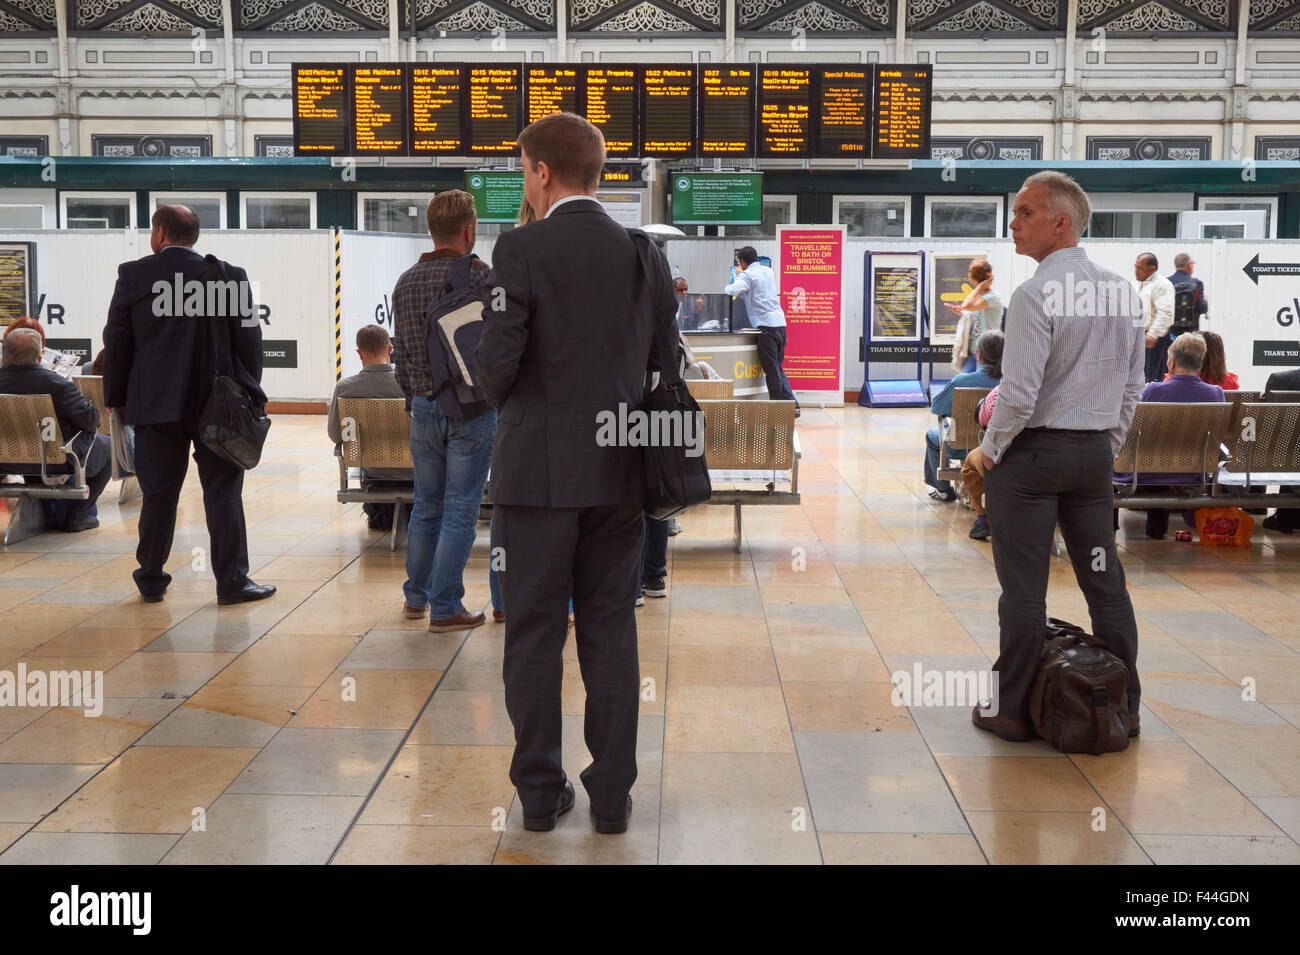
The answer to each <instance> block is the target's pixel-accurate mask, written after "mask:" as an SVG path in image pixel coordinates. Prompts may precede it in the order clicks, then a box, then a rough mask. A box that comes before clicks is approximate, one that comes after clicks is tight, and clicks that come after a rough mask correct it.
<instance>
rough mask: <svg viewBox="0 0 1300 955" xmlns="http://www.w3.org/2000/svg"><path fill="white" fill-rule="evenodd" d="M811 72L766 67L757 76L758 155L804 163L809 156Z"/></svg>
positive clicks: (811, 98)
mask: <svg viewBox="0 0 1300 955" xmlns="http://www.w3.org/2000/svg"><path fill="white" fill-rule="evenodd" d="M812 81H813V75H812V70H811V69H799V68H798V67H787V66H766V67H763V68H762V71H761V72H760V73H759V75H758V155H759V156H760V157H762V158H764V159H773V158H786V159H807V158H808V157H809V156H811V155H812V134H813V129H812V104H813V82H812Z"/></svg>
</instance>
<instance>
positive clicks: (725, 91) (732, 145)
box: [699, 66, 755, 156]
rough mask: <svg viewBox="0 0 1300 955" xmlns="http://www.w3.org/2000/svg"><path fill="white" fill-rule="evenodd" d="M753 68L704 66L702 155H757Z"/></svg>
mask: <svg viewBox="0 0 1300 955" xmlns="http://www.w3.org/2000/svg"><path fill="white" fill-rule="evenodd" d="M754 71H755V68H754V67H752V66H702V67H700V110H699V115H700V130H699V147H700V148H699V154H700V155H701V156H752V155H754Z"/></svg>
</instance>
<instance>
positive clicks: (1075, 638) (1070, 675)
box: [1029, 618, 1129, 754]
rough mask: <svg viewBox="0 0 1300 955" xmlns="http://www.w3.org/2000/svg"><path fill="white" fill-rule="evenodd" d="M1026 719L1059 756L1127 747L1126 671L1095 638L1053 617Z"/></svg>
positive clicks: (1049, 623) (1114, 750) (1048, 623)
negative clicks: (1061, 753) (1058, 752)
mask: <svg viewBox="0 0 1300 955" xmlns="http://www.w3.org/2000/svg"><path fill="white" fill-rule="evenodd" d="M1029 715H1030V718H1031V719H1032V720H1033V722H1034V729H1035V730H1037V732H1038V735H1039V736H1041V737H1043V739H1045V740H1047V741H1048V742H1049V743H1051V744H1052V745H1053V746H1054V747H1056V748H1057V749H1059V750H1060V751H1061V752H1063V753H1093V754H1101V753H1117V752H1119V751H1120V750H1125V749H1128V740H1129V736H1128V730H1129V718H1128V667H1126V666H1125V665H1124V662H1123V661H1122V660H1120V658H1119V657H1117V656H1115V654H1113V653H1111V652H1110V651H1109V650H1107V649H1106V646H1105V643H1104V642H1103V641H1101V640H1099V639H1098V638H1097V637H1094V636H1092V635H1091V634H1088V633H1084V631H1082V630H1080V629H1079V628H1078V627H1076V626H1075V625H1074V624H1072V623H1066V622H1065V621H1063V620H1057V619H1055V618H1051V619H1049V620H1048V622H1047V643H1046V644H1045V645H1044V646H1043V656H1042V660H1041V663H1040V664H1039V668H1038V678H1037V679H1036V680H1035V681H1034V687H1033V690H1032V691H1031V692H1030V695H1029Z"/></svg>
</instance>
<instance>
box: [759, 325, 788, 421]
mask: <svg viewBox="0 0 1300 955" xmlns="http://www.w3.org/2000/svg"><path fill="white" fill-rule="evenodd" d="M754 345H755V347H756V348H757V349H758V363H759V364H760V365H762V366H763V377H764V378H766V379H767V396H768V398H770V399H771V400H772V401H794V400H795V398H794V392H793V391H792V390H791V389H790V382H789V380H787V379H786V377H785V369H784V368H782V367H781V366H782V364H783V363H784V362H785V329H784V328H772V327H770V326H768V325H760V326H759V327H758V341H757V342H755V343H754ZM795 407H796V408H797V407H799V403H798V402H797V401H795Z"/></svg>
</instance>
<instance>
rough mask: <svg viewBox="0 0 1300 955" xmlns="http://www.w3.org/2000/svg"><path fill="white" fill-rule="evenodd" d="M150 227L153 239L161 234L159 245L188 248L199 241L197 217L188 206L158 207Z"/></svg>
mask: <svg viewBox="0 0 1300 955" xmlns="http://www.w3.org/2000/svg"><path fill="white" fill-rule="evenodd" d="M152 225H153V231H154V237H155V238H158V237H159V236H160V233H161V238H162V240H163V241H162V242H161V243H159V244H160V245H164V244H165V245H183V246H186V247H189V246H192V245H194V243H195V242H198V241H199V217H198V216H197V215H195V214H194V210H193V209H191V208H190V207H189V206H159V207H158V208H157V210H156V211H155V212H154V214H153V219H152ZM154 251H155V252H156V251H157V249H155V250H154Z"/></svg>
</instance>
